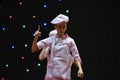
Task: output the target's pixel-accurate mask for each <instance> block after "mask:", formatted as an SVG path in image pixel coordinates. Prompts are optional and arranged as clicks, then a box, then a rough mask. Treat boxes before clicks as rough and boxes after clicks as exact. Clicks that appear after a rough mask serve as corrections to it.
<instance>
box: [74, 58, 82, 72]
mask: <svg viewBox="0 0 120 80" xmlns="http://www.w3.org/2000/svg"><path fill="white" fill-rule="evenodd" d="M75 64H76V65H77V67H78V69H81V70H82V66H81V63H80V61H79V60H75Z"/></svg>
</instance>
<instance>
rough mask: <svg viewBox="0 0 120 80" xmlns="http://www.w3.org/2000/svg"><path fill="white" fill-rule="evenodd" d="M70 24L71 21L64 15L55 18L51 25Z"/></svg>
mask: <svg viewBox="0 0 120 80" xmlns="http://www.w3.org/2000/svg"><path fill="white" fill-rule="evenodd" d="M63 21H65V22H68V21H69V17H68V16H66V15H64V14H59V15H58V16H57V17H55V18H54V19H53V20H52V21H51V23H52V24H58V23H61V22H63Z"/></svg>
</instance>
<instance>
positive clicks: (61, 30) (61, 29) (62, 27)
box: [55, 22, 67, 36]
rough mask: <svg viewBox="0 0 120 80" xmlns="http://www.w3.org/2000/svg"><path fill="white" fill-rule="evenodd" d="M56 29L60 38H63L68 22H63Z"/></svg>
mask: <svg viewBox="0 0 120 80" xmlns="http://www.w3.org/2000/svg"><path fill="white" fill-rule="evenodd" d="M55 28H56V30H57V34H58V35H59V36H63V35H64V33H65V31H66V29H67V23H66V22H61V23H59V24H56V26H55Z"/></svg>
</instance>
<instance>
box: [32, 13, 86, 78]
mask: <svg viewBox="0 0 120 80" xmlns="http://www.w3.org/2000/svg"><path fill="white" fill-rule="evenodd" d="M68 21H69V17H68V16H66V15H64V14H59V15H58V16H57V17H55V18H54V19H53V20H52V21H51V23H52V24H53V25H54V27H55V29H56V30H57V34H56V35H54V36H50V37H48V38H45V39H43V40H40V41H38V38H39V37H40V36H41V32H40V26H38V30H37V31H36V32H35V37H34V40H33V43H32V49H31V50H32V52H33V53H35V52H37V51H39V50H40V49H42V48H43V51H45V50H46V49H45V48H49V49H48V50H46V51H50V55H49V59H48V60H47V61H48V62H47V71H46V75H45V80H71V77H70V76H71V64H72V62H73V59H74V60H75V63H76V65H77V67H78V73H77V76H78V77H80V78H82V77H83V76H84V73H83V69H82V66H81V58H80V55H79V52H78V49H77V46H76V43H75V41H74V39H73V38H71V37H69V36H68V34H67V33H65V32H66V30H67V23H68ZM46 53H49V52H46ZM71 54H72V56H71Z"/></svg>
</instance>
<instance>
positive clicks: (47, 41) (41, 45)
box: [37, 38, 51, 50]
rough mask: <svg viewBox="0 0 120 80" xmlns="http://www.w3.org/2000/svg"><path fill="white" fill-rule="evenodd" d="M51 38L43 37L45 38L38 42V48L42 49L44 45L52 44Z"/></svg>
mask: <svg viewBox="0 0 120 80" xmlns="http://www.w3.org/2000/svg"><path fill="white" fill-rule="evenodd" d="M50 41H51V40H50V38H46V39H43V40H40V41H38V42H37V46H38V49H39V50H40V49H42V48H43V47H47V46H49V44H50Z"/></svg>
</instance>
